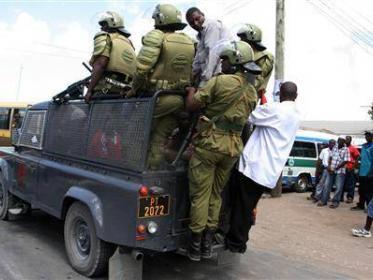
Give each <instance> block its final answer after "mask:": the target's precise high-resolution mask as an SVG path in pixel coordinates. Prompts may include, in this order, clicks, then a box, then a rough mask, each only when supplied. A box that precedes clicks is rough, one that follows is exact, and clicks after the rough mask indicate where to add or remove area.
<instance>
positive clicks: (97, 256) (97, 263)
mask: <svg viewBox="0 0 373 280" xmlns="http://www.w3.org/2000/svg"><path fill="white" fill-rule="evenodd" d="M64 236H65V248H66V253H67V257H68V259H69V262H70V264H71V266H72V267H73V268H74V269H75V270H76V271H78V272H79V273H81V274H83V275H85V276H88V277H93V276H99V275H101V274H102V273H104V272H105V271H106V270H107V267H108V261H109V258H110V257H111V256H112V254H113V253H114V250H115V247H114V246H113V245H112V244H109V243H107V242H104V241H102V240H100V239H99V238H98V237H97V235H96V229H95V225H94V222H93V219H92V216H91V213H90V211H89V209H88V208H87V207H86V206H85V205H84V204H82V203H80V202H75V203H73V204H72V205H71V207H70V208H69V210H68V212H67V215H66V219H65V228H64Z"/></svg>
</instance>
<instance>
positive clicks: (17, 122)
mask: <svg viewBox="0 0 373 280" xmlns="http://www.w3.org/2000/svg"><path fill="white" fill-rule="evenodd" d="M25 114H26V109H25V108H24V109H14V113H13V120H12V121H13V123H12V128H21V126H22V122H23V119H24V117H25Z"/></svg>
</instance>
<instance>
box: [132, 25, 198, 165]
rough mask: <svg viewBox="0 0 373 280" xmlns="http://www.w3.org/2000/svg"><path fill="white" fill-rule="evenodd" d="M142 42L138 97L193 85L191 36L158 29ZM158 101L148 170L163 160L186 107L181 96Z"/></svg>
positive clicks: (134, 82) (136, 77)
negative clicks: (165, 147)
mask: <svg viewBox="0 0 373 280" xmlns="http://www.w3.org/2000/svg"><path fill="white" fill-rule="evenodd" d="M142 43H143V46H142V48H141V50H140V53H139V54H138V56H137V72H136V75H135V79H134V81H133V91H134V92H135V94H136V95H141V94H144V92H145V94H148V95H149V92H150V95H153V94H154V93H155V92H156V91H157V90H162V89H165V90H167V89H170V90H184V87H185V86H187V85H190V84H191V75H192V74H191V72H192V62H193V57H194V43H193V41H192V39H191V38H190V37H189V36H188V35H186V34H184V33H181V32H178V33H176V32H164V31H161V30H159V29H155V30H152V31H150V32H149V33H148V34H146V35H145V36H144V37H143V39H142ZM156 102H157V104H156V106H155V112H154V116H153V124H152V132H151V137H150V150H149V155H148V168H149V169H152V170H155V169H158V168H159V165H160V163H161V162H162V161H163V160H164V146H165V143H166V141H167V138H168V137H169V136H170V135H171V133H172V131H173V130H174V129H175V128H176V127H177V126H178V121H177V115H178V114H179V113H180V112H181V111H182V110H183V108H184V99H183V97H182V96H178V95H162V96H160V97H158V99H157V101H156Z"/></svg>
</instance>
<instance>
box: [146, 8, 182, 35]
mask: <svg viewBox="0 0 373 280" xmlns="http://www.w3.org/2000/svg"><path fill="white" fill-rule="evenodd" d="M152 18H153V19H154V22H155V23H154V26H155V28H158V29H171V30H182V29H184V28H185V26H187V24H186V23H183V22H182V14H181V12H180V10H178V9H177V8H176V7H175V6H174V5H171V4H158V5H157V6H156V7H155V9H154V12H153V15H152Z"/></svg>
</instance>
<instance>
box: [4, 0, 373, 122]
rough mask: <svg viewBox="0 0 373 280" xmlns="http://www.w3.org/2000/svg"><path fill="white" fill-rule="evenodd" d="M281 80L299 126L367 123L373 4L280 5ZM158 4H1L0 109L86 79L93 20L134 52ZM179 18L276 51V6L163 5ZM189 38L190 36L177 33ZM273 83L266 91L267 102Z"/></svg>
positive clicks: (307, 1) (298, 1)
mask: <svg viewBox="0 0 373 280" xmlns="http://www.w3.org/2000/svg"><path fill="white" fill-rule="evenodd" d="M285 1H286V34H285V35H286V43H285V80H292V81H294V82H296V83H297V84H298V90H299V98H298V101H297V103H298V107H299V108H300V109H301V110H302V112H303V114H304V119H305V120H368V119H369V116H368V114H367V110H368V108H366V107H362V106H367V105H369V104H370V103H371V102H373V93H372V83H373V78H372V70H371V69H372V66H373V1H371V0H338V1H336V0H334V1H333V0H285ZM158 3H159V2H157V1H110V0H109V1H71V0H69V1H50V0H49V1H33V0H29V1H4V0H0V59H1V63H0V101H16V100H18V101H27V102H30V103H36V102H39V101H43V100H49V99H50V98H51V96H53V95H54V94H56V93H58V92H59V91H62V90H63V89H64V88H65V87H66V86H67V85H68V84H69V83H72V82H74V81H76V80H78V79H82V78H84V77H86V76H88V72H87V71H86V70H85V69H84V68H83V67H82V65H81V63H82V62H83V61H86V62H87V61H89V58H90V54H91V51H92V47H93V46H92V42H93V36H94V34H95V33H96V32H98V31H99V26H98V24H97V18H98V15H99V14H100V13H101V12H104V11H107V10H114V11H117V12H119V13H120V14H121V15H123V17H124V20H125V25H126V27H127V28H128V30H129V31H130V32H131V33H132V36H131V39H132V41H133V43H134V45H135V46H136V50H137V51H138V50H139V48H140V46H141V37H142V36H143V35H144V34H145V33H146V32H148V31H150V30H151V29H152V28H153V21H152V19H151V14H152V11H153V9H154V7H155V6H156V4H158ZM160 3H172V4H175V5H176V6H177V7H178V8H179V9H180V10H181V11H182V12H183V14H185V11H186V10H187V9H188V8H189V7H191V6H197V7H199V8H200V9H201V10H202V11H204V12H205V15H206V17H209V18H216V19H220V20H222V21H223V22H224V24H225V25H226V26H227V27H229V28H230V29H231V31H232V33H233V34H235V33H236V31H237V30H238V29H239V27H240V26H241V25H242V24H243V23H246V22H250V23H254V24H256V25H258V26H260V27H261V28H262V30H263V42H264V44H265V45H266V46H267V47H268V50H269V51H271V52H272V53H274V51H275V0H225V1H216V0H211V1H208V0H205V1H183V0H180V1H168V2H165V1H162V2H160ZM184 31H185V32H186V33H188V34H189V35H191V36H195V32H194V31H193V30H192V29H190V28H189V27H187V28H186V29H185V30H184ZM273 83H274V82H273V80H271V81H270V83H269V86H268V89H267V91H268V93H267V95H270V94H271V92H272V88H273Z"/></svg>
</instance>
